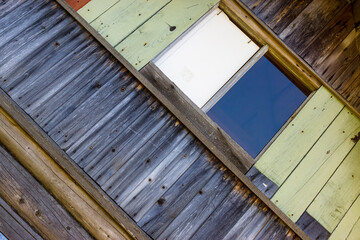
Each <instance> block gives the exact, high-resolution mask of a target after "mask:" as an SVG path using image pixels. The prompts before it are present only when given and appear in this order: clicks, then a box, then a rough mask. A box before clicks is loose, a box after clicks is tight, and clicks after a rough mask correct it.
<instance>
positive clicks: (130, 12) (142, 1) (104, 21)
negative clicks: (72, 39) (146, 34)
mask: <svg viewBox="0 0 360 240" xmlns="http://www.w3.org/2000/svg"><path fill="white" fill-rule="evenodd" d="M170 1H171V0H166V1H163V0H154V1H148V0H136V1H118V2H117V3H115V4H114V5H113V6H111V8H109V9H108V10H107V11H106V12H104V13H103V14H102V15H100V16H99V17H98V18H96V19H95V20H94V21H92V22H91V26H92V27H93V28H94V29H95V30H96V31H97V32H99V33H100V34H101V36H103V38H105V39H106V41H108V42H109V43H110V44H111V45H112V46H116V45H117V44H118V43H120V42H121V41H122V40H123V39H124V38H126V37H127V36H128V35H129V34H131V33H132V32H133V31H135V30H136V29H137V28H138V27H140V26H141V25H142V24H144V23H145V22H146V21H147V20H148V19H149V18H151V17H152V16H153V15H155V14H156V13H157V12H158V11H159V10H160V9H161V8H163V7H164V6H166V5H167V4H168V3H169V2H170ZM154 27H155V26H154Z"/></svg>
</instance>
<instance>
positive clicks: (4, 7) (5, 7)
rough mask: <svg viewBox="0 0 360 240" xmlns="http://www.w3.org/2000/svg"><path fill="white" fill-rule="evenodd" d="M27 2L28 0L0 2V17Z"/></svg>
mask: <svg viewBox="0 0 360 240" xmlns="http://www.w3.org/2000/svg"><path fill="white" fill-rule="evenodd" d="M27 2H28V1H25V0H15V1H6V2H4V3H2V4H1V6H0V18H4V16H5V15H7V14H9V13H13V12H14V11H13V10H14V9H15V8H17V7H18V6H20V5H22V4H23V3H27Z"/></svg>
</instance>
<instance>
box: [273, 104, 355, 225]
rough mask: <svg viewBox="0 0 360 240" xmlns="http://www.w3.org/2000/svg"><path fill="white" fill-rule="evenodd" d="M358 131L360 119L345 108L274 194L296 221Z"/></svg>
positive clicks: (278, 202) (352, 145) (344, 153)
mask: <svg viewBox="0 0 360 240" xmlns="http://www.w3.org/2000/svg"><path fill="white" fill-rule="evenodd" d="M359 131H360V119H359V118H357V117H356V116H355V115H353V114H351V113H350V111H349V110H348V109H347V108H344V109H343V110H342V111H341V113H340V114H339V115H338V116H337V117H336V119H335V120H334V122H332V123H331V125H330V126H329V128H328V129H327V130H326V131H325V133H324V134H323V135H322V136H321V138H320V139H319V140H318V141H317V142H316V143H315V145H314V146H313V147H312V148H311V150H310V151H309V152H308V154H307V155H306V156H305V157H304V159H303V160H302V161H301V162H300V163H299V165H298V166H297V167H296V168H295V170H294V171H293V172H292V173H291V174H290V176H289V177H288V178H287V179H286V181H285V182H284V183H283V185H281V187H280V188H279V190H278V191H277V192H276V193H275V195H274V196H273V197H272V199H271V200H272V201H273V202H274V203H275V204H276V205H277V206H278V207H279V208H280V209H281V210H282V211H283V212H284V213H286V214H287V215H288V216H289V218H290V219H292V220H293V221H294V222H296V221H297V220H298V219H299V218H300V216H301V215H302V214H303V213H304V212H305V210H306V208H307V207H308V206H309V205H310V203H311V202H312V201H313V200H314V198H315V197H316V195H317V194H318V193H319V192H320V190H321V188H322V187H323V186H324V185H325V184H326V182H327V181H328V180H329V178H330V177H331V175H332V174H333V173H334V172H335V170H336V169H337V167H338V166H339V165H340V164H341V162H342V161H343V160H344V158H345V157H346V156H347V154H348V153H349V152H350V150H351V149H352V148H353V147H354V145H355V143H354V142H353V141H352V140H351V138H352V137H353V136H355V134H357V133H358V132H359Z"/></svg>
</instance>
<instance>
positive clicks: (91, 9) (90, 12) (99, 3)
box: [77, 0, 120, 23]
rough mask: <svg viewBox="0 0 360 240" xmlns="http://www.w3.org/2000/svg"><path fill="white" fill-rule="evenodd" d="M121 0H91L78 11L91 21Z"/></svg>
mask: <svg viewBox="0 0 360 240" xmlns="http://www.w3.org/2000/svg"><path fill="white" fill-rule="evenodd" d="M119 1H120V0H106V1H104V0H91V1H89V2H88V3H87V4H86V5H85V6H84V7H82V8H81V9H79V10H78V11H77V12H78V14H79V15H80V16H81V17H83V18H84V19H85V20H86V21H87V22H88V23H91V22H92V21H94V20H95V19H96V18H98V17H99V16H100V15H101V14H103V13H104V12H106V11H107V10H108V9H109V8H111V7H112V6H113V5H114V4H115V3H117V2H119Z"/></svg>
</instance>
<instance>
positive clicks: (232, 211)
mask: <svg viewBox="0 0 360 240" xmlns="http://www.w3.org/2000/svg"><path fill="white" fill-rule="evenodd" d="M254 201H256V196H254V195H253V194H252V192H251V191H250V190H249V189H248V188H247V187H245V186H244V185H242V184H241V183H239V182H238V183H236V185H235V187H234V189H233V190H232V191H231V192H230V194H229V195H228V196H227V197H226V198H225V199H224V200H223V201H222V203H221V204H220V205H219V206H218V207H217V208H216V210H215V211H214V212H213V213H212V214H211V215H210V216H209V217H208V219H207V220H206V221H205V222H204V224H203V225H202V226H201V227H200V229H199V230H198V231H197V232H196V233H195V234H194V235H193V236H192V239H222V238H223V237H225V236H226V234H227V233H228V232H229V231H230V230H231V229H232V228H233V226H234V225H236V223H237V221H238V220H239V218H241V217H242V216H243V215H244V214H246V212H247V211H248V210H249V208H250V207H251V206H252V205H253V204H254ZM225 219H226V220H225ZM253 230H254V231H256V230H257V229H256V228H253Z"/></svg>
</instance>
